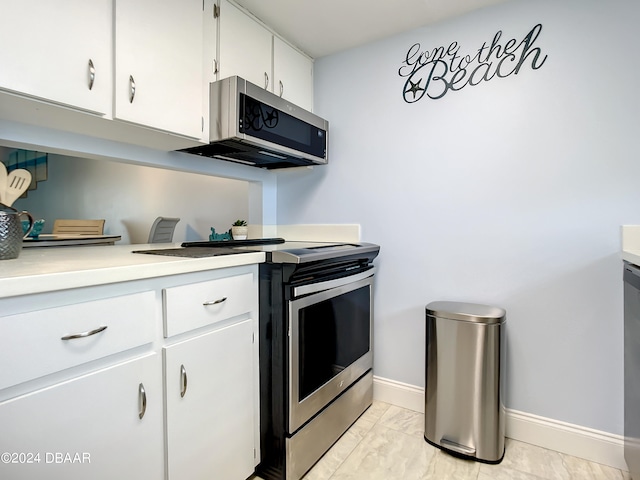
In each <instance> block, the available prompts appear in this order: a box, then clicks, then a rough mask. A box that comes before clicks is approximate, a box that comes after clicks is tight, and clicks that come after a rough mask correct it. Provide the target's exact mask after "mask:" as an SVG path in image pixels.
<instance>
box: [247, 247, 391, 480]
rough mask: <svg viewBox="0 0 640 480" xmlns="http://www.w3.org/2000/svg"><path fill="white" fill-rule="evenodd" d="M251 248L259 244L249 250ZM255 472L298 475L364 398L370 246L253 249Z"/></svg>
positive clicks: (369, 342)
mask: <svg viewBox="0 0 640 480" xmlns="http://www.w3.org/2000/svg"><path fill="white" fill-rule="evenodd" d="M247 248H249V249H252V250H254V249H256V247H247ZM258 248H260V250H262V251H265V252H267V263H265V264H262V265H261V266H260V394H261V400H260V402H261V407H260V410H261V411H260V415H261V452H262V458H261V462H260V464H259V466H258V469H257V472H258V474H259V475H260V476H261V477H263V478H265V479H268V480H298V479H299V478H301V477H302V476H303V475H304V474H305V473H306V472H307V471H308V470H309V469H310V468H311V467H312V466H313V465H314V464H315V463H316V462H317V461H318V460H319V459H320V457H322V455H323V454H324V453H325V452H326V451H327V450H328V449H329V448H330V447H331V445H333V443H334V442H335V441H336V440H337V439H338V438H339V437H340V436H341V435H342V434H343V433H344V432H345V431H346V430H347V429H348V428H349V426H351V424H352V423H353V422H355V420H356V419H357V418H358V417H359V416H360V415H361V414H362V413H363V412H364V411H365V410H366V409H367V408H368V407H369V406H370V405H371V402H372V399H373V374H372V372H371V368H372V366H373V282H374V273H375V268H374V266H373V265H372V262H373V259H374V258H375V257H376V256H377V255H378V252H379V250H380V247H379V246H377V245H373V244H368V243H360V244H351V243H330V244H329V243H301V242H287V243H283V244H277V245H267V246H263V247H258Z"/></svg>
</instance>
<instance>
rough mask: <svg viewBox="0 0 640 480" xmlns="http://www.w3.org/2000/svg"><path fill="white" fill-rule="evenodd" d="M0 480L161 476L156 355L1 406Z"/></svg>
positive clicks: (108, 479)
mask: <svg viewBox="0 0 640 480" xmlns="http://www.w3.org/2000/svg"><path fill="white" fill-rule="evenodd" d="M0 425H2V434H1V435H0V454H1V455H2V458H1V459H0V460H1V462H0V478H6V479H12V480H18V479H28V480H36V479H47V480H50V479H65V480H73V479H78V480H81V479H82V480H85V479H87V478H91V479H104V480H113V479H116V478H123V479H124V478H144V479H161V478H162V477H163V475H162V474H163V468H162V456H163V441H162V435H163V429H162V376H161V368H160V358H159V355H158V354H156V353H152V354H149V355H146V356H143V357H138V358H135V359H132V360H129V361H126V362H123V363H119V364H117V365H114V366H112V367H108V368H104V369H102V370H98V371H95V372H92V373H88V374H86V375H83V376H80V377H78V378H74V379H72V380H69V381H66V382H62V383H59V384H56V385H53V386H51V387H48V388H43V389H41V390H37V391H34V392H32V393H29V394H26V395H23V396H19V397H16V398H12V399H10V400H6V401H4V402H2V403H0Z"/></svg>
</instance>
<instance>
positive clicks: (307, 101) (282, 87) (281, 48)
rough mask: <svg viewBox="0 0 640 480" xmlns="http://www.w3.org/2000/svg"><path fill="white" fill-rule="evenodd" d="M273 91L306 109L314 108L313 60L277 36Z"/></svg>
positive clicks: (274, 42)
mask: <svg viewBox="0 0 640 480" xmlns="http://www.w3.org/2000/svg"><path fill="white" fill-rule="evenodd" d="M273 92H274V93H275V94H276V95H279V96H281V97H282V98H286V99H287V100H289V101H290V102H291V103H294V104H296V105H298V106H300V107H302V108H304V109H306V110H309V111H312V110H313V61H312V60H311V59H310V58H309V57H307V56H305V55H303V54H302V53H300V52H298V51H297V50H296V49H295V48H293V47H291V46H290V45H288V44H287V43H285V42H283V41H282V40H281V39H280V38H278V37H275V36H274V37H273Z"/></svg>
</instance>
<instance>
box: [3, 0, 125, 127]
mask: <svg viewBox="0 0 640 480" xmlns="http://www.w3.org/2000/svg"><path fill="white" fill-rule="evenodd" d="M111 11H112V10H111V0H92V1H90V2H88V1H86V0H58V1H55V2H54V1H51V0H29V1H18V2H3V3H2V28H0V45H2V47H1V48H0V65H2V68H0V88H1V89H4V90H9V91H12V92H18V93H21V94H24V95H28V96H31V97H35V98H39V99H44V100H48V101H51V102H54V103H60V104H63V105H66V106H70V107H74V108H78V109H82V110H88V111H91V112H95V113H99V114H109V115H110V114H111V98H112V97H111V93H112V90H113V80H112V72H113V70H112V60H111V45H112V42H111V38H112V36H111V31H112V30H111V21H112V13H111ZM91 70H92V71H93V74H92V73H91ZM92 75H93V81H92V80H91V77H92Z"/></svg>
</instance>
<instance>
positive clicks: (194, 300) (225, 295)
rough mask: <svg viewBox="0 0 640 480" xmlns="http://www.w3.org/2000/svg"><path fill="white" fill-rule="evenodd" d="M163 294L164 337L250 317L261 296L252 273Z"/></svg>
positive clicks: (172, 288)
mask: <svg viewBox="0 0 640 480" xmlns="http://www.w3.org/2000/svg"><path fill="white" fill-rule="evenodd" d="M163 293H164V295H163V297H164V313H165V316H164V322H165V323H164V334H165V337H171V336H172V335H177V334H179V333H184V332H188V331H189V330H193V329H195V328H199V327H204V326H206V325H211V324H213V323H216V322H219V321H221V320H225V319H227V318H231V317H235V316H236V315H241V314H243V313H248V312H250V311H251V310H252V309H254V308H255V303H256V300H257V296H258V291H257V287H256V286H254V284H253V275H252V274H250V273H247V274H245V275H236V276H233V277H226V278H220V279H217V280H210V281H207V282H199V283H192V284H189V285H180V286H178V287H171V288H167V289H165V290H164V292H163Z"/></svg>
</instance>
